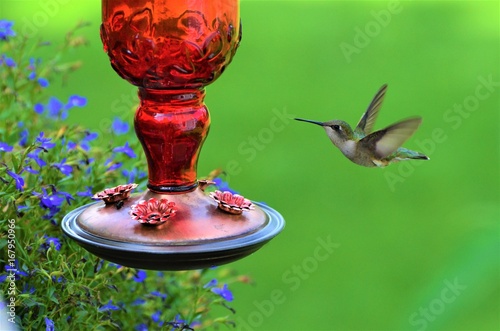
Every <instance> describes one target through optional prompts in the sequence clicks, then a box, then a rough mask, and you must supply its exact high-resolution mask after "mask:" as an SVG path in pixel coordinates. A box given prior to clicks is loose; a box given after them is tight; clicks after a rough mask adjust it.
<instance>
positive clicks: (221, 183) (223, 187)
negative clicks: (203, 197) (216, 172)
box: [213, 177, 238, 194]
mask: <svg viewBox="0 0 500 331" xmlns="http://www.w3.org/2000/svg"><path fill="white" fill-rule="evenodd" d="M213 181H214V182H215V185H216V186H217V188H218V189H219V190H220V191H223V192H224V191H229V192H231V193H232V194H238V192H237V191H235V190H233V189H231V188H230V187H229V184H228V183H227V182H225V181H223V180H222V179H221V178H219V177H217V178H214V179H213Z"/></svg>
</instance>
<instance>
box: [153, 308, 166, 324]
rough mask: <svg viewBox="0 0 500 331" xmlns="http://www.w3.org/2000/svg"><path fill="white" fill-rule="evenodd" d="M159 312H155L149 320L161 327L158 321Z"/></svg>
mask: <svg viewBox="0 0 500 331" xmlns="http://www.w3.org/2000/svg"><path fill="white" fill-rule="evenodd" d="M160 317H161V310H158V311H156V312H155V313H154V314H153V315H151V319H152V320H153V322H155V323H157V324H158V325H159V326H162V325H163V322H162V321H161V320H160Z"/></svg>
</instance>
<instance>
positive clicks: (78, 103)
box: [65, 94, 87, 109]
mask: <svg viewBox="0 0 500 331" xmlns="http://www.w3.org/2000/svg"><path fill="white" fill-rule="evenodd" d="M86 104H87V98H85V97H82V96H79V95H76V94H75V95H72V96H70V97H69V99H68V102H67V103H66V106H65V108H66V109H70V108H73V107H84V106H85V105H86Z"/></svg>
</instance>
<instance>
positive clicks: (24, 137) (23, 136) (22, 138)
mask: <svg viewBox="0 0 500 331" xmlns="http://www.w3.org/2000/svg"><path fill="white" fill-rule="evenodd" d="M28 136H29V131H28V129H24V130H23V131H21V133H20V134H19V145H20V146H21V147H26V145H27V144H28Z"/></svg>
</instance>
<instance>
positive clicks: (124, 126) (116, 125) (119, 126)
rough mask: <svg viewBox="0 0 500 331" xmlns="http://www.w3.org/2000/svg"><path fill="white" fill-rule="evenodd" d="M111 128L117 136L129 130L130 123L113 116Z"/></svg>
mask: <svg viewBox="0 0 500 331" xmlns="http://www.w3.org/2000/svg"><path fill="white" fill-rule="evenodd" d="M111 130H113V132H114V133H115V134H116V135H118V136H119V135H122V134H126V133H127V132H128V131H129V130H130V125H129V124H128V123H127V122H125V121H122V120H121V119H119V118H118V117H115V119H114V120H113V124H111Z"/></svg>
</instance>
